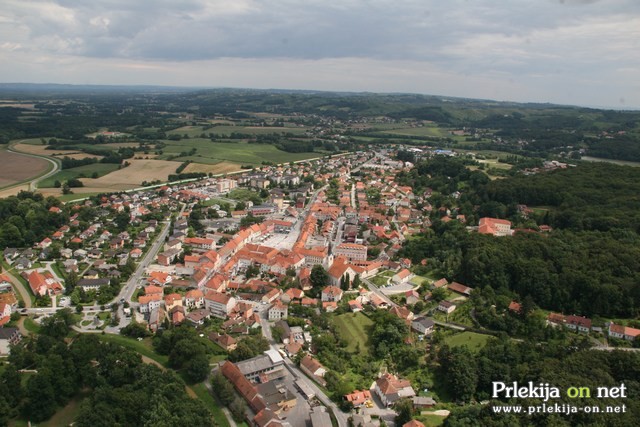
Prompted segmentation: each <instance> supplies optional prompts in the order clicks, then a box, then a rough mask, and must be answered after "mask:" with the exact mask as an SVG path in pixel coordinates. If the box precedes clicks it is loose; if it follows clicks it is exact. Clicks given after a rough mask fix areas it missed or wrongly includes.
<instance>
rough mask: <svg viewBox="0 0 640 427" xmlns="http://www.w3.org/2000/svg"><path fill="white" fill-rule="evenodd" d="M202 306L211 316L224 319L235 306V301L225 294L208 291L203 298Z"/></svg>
mask: <svg viewBox="0 0 640 427" xmlns="http://www.w3.org/2000/svg"><path fill="white" fill-rule="evenodd" d="M204 306H205V308H206V309H207V310H208V311H209V313H211V315H213V316H216V317H219V318H221V319H224V318H225V317H227V316H228V315H229V313H231V310H233V308H234V307H235V306H236V299H235V298H234V297H231V296H229V295H227V294H222V293H220V292H216V291H209V292H207V293H206V294H205V296H204Z"/></svg>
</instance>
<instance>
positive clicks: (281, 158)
mask: <svg viewBox="0 0 640 427" xmlns="http://www.w3.org/2000/svg"><path fill="white" fill-rule="evenodd" d="M162 142H164V143H165V144H166V146H165V147H163V148H162V151H163V154H162V155H160V156H158V157H157V158H158V159H161V160H162V159H167V158H169V157H170V156H178V155H179V154H180V153H184V152H187V153H188V152H190V151H191V150H192V149H194V148H195V149H196V150H197V151H196V153H195V155H190V156H183V157H177V158H174V159H173V160H176V161H185V160H193V161H194V162H196V163H206V164H215V163H219V162H221V161H228V162H233V163H239V164H251V165H259V164H261V163H262V162H265V161H266V162H272V163H287V162H292V161H298V160H306V159H311V158H315V157H322V156H323V155H324V153H287V152H286V151H282V150H278V149H277V148H276V147H275V146H273V145H270V144H249V143H246V142H230V143H223V142H211V141H210V140H209V139H202V138H192V139H183V140H181V141H170V140H163V141H162Z"/></svg>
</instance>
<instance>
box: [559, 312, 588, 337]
mask: <svg viewBox="0 0 640 427" xmlns="http://www.w3.org/2000/svg"><path fill="white" fill-rule="evenodd" d="M564 326H566V327H567V328H569V329H572V330H574V331H576V330H577V331H578V332H584V333H589V331H591V319H589V318H587V317H584V316H574V315H571V316H567V317H565V324H564Z"/></svg>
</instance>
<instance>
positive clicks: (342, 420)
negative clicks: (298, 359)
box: [260, 309, 349, 427]
mask: <svg viewBox="0 0 640 427" xmlns="http://www.w3.org/2000/svg"><path fill="white" fill-rule="evenodd" d="M266 314H267V310H265V309H263V310H261V311H260V325H261V326H262V335H264V337H265V338H266V339H267V341H269V343H270V344H271V348H272V349H273V350H275V351H279V350H280V349H279V348H278V345H277V344H276V342H275V341H274V340H273V336H272V334H271V324H269V322H268V321H267V319H266ZM284 364H285V367H286V368H287V370H288V371H289V372H290V373H291V375H293V377H294V378H295V379H296V380H299V381H301V382H302V383H304V384H305V385H306V386H307V387H309V388H310V389H311V390H313V392H314V393H315V395H316V397H317V398H318V400H320V402H322V404H323V405H325V406H326V407H327V408H329V409H330V410H331V411H333V414H334V415H335V417H336V420H337V421H338V426H340V427H346V426H347V425H348V421H347V419H348V418H349V416H348V414H345V413H344V412H342V411H341V410H340V408H338V407H337V406H336V404H335V403H333V401H332V400H331V399H329V397H327V395H326V394H324V392H323V391H322V390H320V388H318V386H316V385H315V383H314V382H313V381H311V380H310V379H308V378H307V376H306V375H305V374H304V373H303V372H302V371H301V370H300V369H299V368H298V367H297V366H296V364H295V363H293V362H292V361H291V360H290V359H289V358H288V357H285V358H284Z"/></svg>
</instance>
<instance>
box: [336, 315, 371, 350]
mask: <svg viewBox="0 0 640 427" xmlns="http://www.w3.org/2000/svg"><path fill="white" fill-rule="evenodd" d="M334 322H335V325H336V328H337V329H338V331H339V332H340V336H341V337H342V338H343V339H345V340H346V341H347V342H348V343H349V344H348V345H347V350H348V351H355V350H356V349H357V348H358V347H359V348H360V352H362V353H368V352H369V329H371V327H372V326H373V321H372V320H371V319H369V318H368V317H367V316H365V315H364V314H362V313H346V314H341V315H340V316H336V317H335V318H334Z"/></svg>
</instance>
